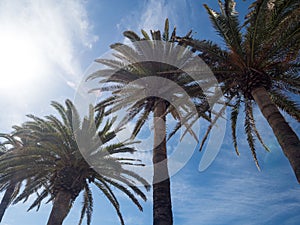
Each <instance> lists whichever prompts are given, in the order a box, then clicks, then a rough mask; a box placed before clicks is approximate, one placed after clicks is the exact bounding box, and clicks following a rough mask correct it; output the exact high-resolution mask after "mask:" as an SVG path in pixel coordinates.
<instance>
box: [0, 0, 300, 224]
mask: <svg viewBox="0 0 300 225" xmlns="http://www.w3.org/2000/svg"><path fill="white" fill-rule="evenodd" d="M203 3H208V4H209V5H210V6H212V7H214V8H215V9H217V0H214V1H205V0H172V1H171V0H139V1H138V0H124V1H121V0H118V1H117V0H101V1H97V0H87V1H75V0H74V1H59V0H53V1H50V0H48V1H46V0H45V1H43V0H24V1H23V0H2V1H0V115H1V117H0V128H1V130H0V132H8V131H10V127H11V126H12V125H14V124H20V123H21V122H23V121H24V120H25V115H26V114H30V113H33V114H35V115H39V116H43V115H47V114H49V113H53V110H52V109H51V107H50V101H52V100H56V101H59V102H61V103H62V102H63V101H64V100H65V99H66V98H69V99H73V98H74V95H75V93H76V87H77V85H78V84H79V83H80V81H81V79H82V78H83V75H84V71H85V70H86V69H87V68H88V67H89V65H91V63H92V62H93V60H94V59H95V58H97V57H99V56H101V55H103V54H104V53H105V52H107V51H108V50H109V45H110V44H113V43H115V42H122V41H123V40H124V38H123V36H122V33H123V31H125V30H128V29H131V30H133V31H135V32H137V33H139V32H140V29H141V28H143V29H145V30H146V31H149V29H154V30H155V29H162V27H163V25H164V20H165V18H167V17H168V18H169V20H170V24H171V27H173V26H174V25H176V27H177V31H178V34H181V35H183V34H185V33H187V32H188V31H189V30H190V29H193V31H194V32H195V33H194V36H195V37H198V38H207V39H211V40H214V41H219V39H218V38H217V36H216V33H215V32H214V31H213V29H212V27H211V25H210V22H209V20H208V17H207V14H206V12H205V11H204V9H203V6H202V4H203ZM249 3H250V1H246V2H244V1H238V6H237V8H238V11H240V12H245V10H246V8H247V6H248V4H249ZM256 113H257V115H258V118H259V119H258V120H257V122H258V127H259V128H260V129H261V130H262V134H263V137H264V138H265V141H266V143H267V144H268V145H269V147H270V148H271V153H266V152H265V151H264V150H263V149H262V148H261V147H260V146H259V145H257V146H258V158H259V162H260V165H261V167H262V171H261V172H259V171H258V170H257V169H256V167H255V164H254V162H253V160H252V157H251V153H250V150H249V149H248V146H247V144H246V138H245V136H244V134H243V126H242V123H241V125H240V126H239V136H238V139H239V141H240V151H241V156H240V157H237V156H236V154H235V152H234V149H233V145H232V141H231V135H230V129H229V128H228V127H229V126H227V133H226V136H225V138H224V142H223V145H222V148H221V151H220V153H219V155H218V156H217V158H216V160H215V161H214V162H213V163H212V165H211V166H210V167H209V168H208V169H207V170H205V171H204V172H199V171H198V166H199V161H200V159H201V157H202V154H203V153H199V152H198V151H195V153H194V155H193V157H192V158H191V160H190V161H189V163H188V164H187V165H186V166H185V167H184V168H183V169H182V170H181V171H180V172H179V173H177V174H175V175H174V176H173V177H172V201H173V213H174V224H177V225H181V224H182V225H183V224H184V225H198V224H200V225H201V224H203V225H217V224H218V225H220V224H231V225H240V224H243V225H261V224H264V225H276V224H278V225H282V224H286V225H295V224H297V223H298V222H299V221H300V214H299V212H300V186H299V184H298V183H297V181H296V179H295V177H294V174H293V172H292V170H291V168H290V166H289V163H288V161H287V159H286V158H285V157H284V155H283V154H282V152H281V149H280V148H279V145H278V144H277V142H276V140H275V138H274V136H273V135H272V133H271V129H270V128H269V127H268V125H267V123H266V122H265V120H264V119H263V118H262V117H261V115H260V113H259V112H258V111H256ZM289 122H290V124H291V125H292V127H293V128H294V130H297V131H299V130H300V126H299V124H297V123H296V122H294V121H292V120H289ZM298 135H299V132H298ZM172 144H173V143H170V144H169V146H170V148H172ZM94 194H95V195H94V201H95V208H94V214H93V219H92V224H93V225H95V224H99V225H100V224H105V225H115V224H119V220H118V217H117V215H116V213H115V211H114V209H113V207H112V206H111V205H110V203H109V202H108V201H107V200H106V199H105V198H104V197H103V194H101V193H100V192H94ZM118 196H119V198H120V202H121V210H122V213H123V215H124V218H125V222H126V224H127V225H139V224H146V225H147V224H152V203H151V193H149V194H148V196H149V200H148V202H147V203H145V204H143V206H144V212H143V213H141V212H139V211H138V210H137V209H136V207H135V206H134V205H133V204H132V203H131V202H130V201H129V200H127V199H126V198H124V196H123V195H122V194H118ZM81 202H82V199H81V196H79V198H78V200H77V201H76V203H75V205H74V207H73V209H72V211H71V213H70V214H69V216H68V217H67V219H66V220H65V222H64V225H73V224H76V223H77V222H78V219H79V215H80V205H81ZM28 205H29V203H25V204H18V205H15V206H12V207H10V208H9V209H8V210H7V213H6V214H5V216H4V219H3V222H2V223H3V224H4V225H20V224H22V225H32V224H45V223H46V221H47V218H48V215H49V213H50V207H51V204H47V205H42V207H41V209H40V211H39V212H35V211H32V212H29V213H27V212H26V209H27V208H26V207H28Z"/></svg>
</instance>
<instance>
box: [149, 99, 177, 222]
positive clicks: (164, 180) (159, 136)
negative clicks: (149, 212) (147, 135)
mask: <svg viewBox="0 0 300 225" xmlns="http://www.w3.org/2000/svg"><path fill="white" fill-rule="evenodd" d="M165 110H166V105H165V103H164V102H163V101H160V100H158V102H157V105H156V108H155V109H154V150H153V165H154V174H153V224H154V225H172V224H173V216H172V204H171V191H170V178H169V171H168V162H167V146H166V117H165V115H164V113H165Z"/></svg>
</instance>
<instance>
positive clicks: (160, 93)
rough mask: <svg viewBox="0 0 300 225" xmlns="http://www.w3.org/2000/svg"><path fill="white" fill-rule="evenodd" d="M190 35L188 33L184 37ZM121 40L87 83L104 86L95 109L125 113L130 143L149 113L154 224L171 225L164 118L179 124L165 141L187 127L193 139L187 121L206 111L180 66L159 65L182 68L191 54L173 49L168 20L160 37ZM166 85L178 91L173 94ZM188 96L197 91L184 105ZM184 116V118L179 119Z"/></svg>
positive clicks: (144, 35)
mask: <svg viewBox="0 0 300 225" xmlns="http://www.w3.org/2000/svg"><path fill="white" fill-rule="evenodd" d="M190 34H191V32H189V33H188V34H187V35H186V37H189V36H190ZM124 36H125V37H126V38H128V39H129V40H130V44H128V45H127V44H122V43H116V44H113V45H111V48H112V49H113V50H114V52H115V53H114V54H113V55H114V56H115V59H97V60H96V62H98V63H101V64H103V65H105V66H106V68H105V69H101V70H98V71H96V72H95V73H93V74H91V75H90V76H89V78H88V80H89V79H100V83H103V84H104V85H103V86H101V87H100V88H97V90H98V91H101V92H105V91H109V93H110V95H109V96H108V97H107V98H105V99H104V100H101V101H100V102H99V103H98V104H97V106H96V110H97V109H98V108H99V107H100V108H102V107H108V110H107V113H108V114H109V113H114V112H118V110H120V109H122V108H123V109H126V110H127V111H126V112H127V113H126V115H125V116H124V118H123V119H122V120H121V122H120V126H123V125H125V124H128V123H129V122H131V121H132V122H134V123H135V125H134V129H133V131H132V136H131V138H135V137H136V135H137V134H138V133H139V132H140V130H141V128H142V127H143V125H144V124H145V122H146V121H147V120H148V118H149V117H150V116H151V114H152V113H153V124H154V125H153V130H154V143H153V146H154V147H153V158H152V163H153V182H152V185H153V224H155V225H171V224H173V217H172V204H171V193H170V176H169V170H168V161H167V159H168V158H167V147H166V142H167V132H166V123H167V115H168V114H170V115H172V117H173V118H175V119H176V120H177V121H178V123H177V125H176V127H175V128H174V132H171V133H170V134H169V135H170V136H172V134H174V133H175V132H176V131H177V130H178V129H179V128H180V126H186V128H187V129H186V131H187V132H190V134H191V135H193V136H194V137H195V138H196V139H197V137H196V136H197V135H195V134H194V133H193V131H192V130H191V129H189V128H190V127H189V125H188V121H191V120H193V116H195V115H193V110H192V107H195V108H196V110H195V111H194V112H196V113H197V114H199V116H202V117H204V118H206V119H207V120H209V116H208V115H207V114H206V113H205V112H206V111H208V109H209V107H208V103H207V101H206V99H205V95H204V94H203V90H202V89H201V87H200V86H199V85H198V84H197V83H195V81H194V80H193V79H192V78H191V77H190V76H188V74H187V73H185V72H184V71H182V70H180V69H181V68H180V66H179V67H178V68H176V66H174V65H170V64H168V63H164V62H162V61H160V60H163V59H168V58H174V59H176V60H175V61H176V64H177V65H185V64H188V62H190V61H192V59H193V56H192V54H191V52H189V51H184V48H183V47H182V49H180V48H178V46H177V45H176V44H174V42H175V40H176V29H175V28H174V30H173V31H172V33H171V35H170V34H169V22H168V19H167V20H166V21H165V28H164V32H163V34H162V35H161V32H160V31H159V30H158V31H151V35H150V36H149V35H148V34H147V32H145V31H144V30H142V37H139V36H138V35H137V34H136V33H135V32H133V31H125V32H124ZM176 47H177V48H176ZM189 60H190V61H189ZM168 81H172V82H173V83H175V84H177V85H178V86H180V87H181V88H182V89H181V90H175V89H176V88H174V86H172V85H169V83H168ZM191 91H197V93H198V95H197V96H195V97H194V98H193V99H190V100H191V102H192V104H191V105H189V104H190V102H189V101H188V100H189V99H185V98H183V92H186V93H187V94H188V96H189V92H191ZM166 96H167V97H166ZM176 103H178V104H177V106H178V107H176ZM109 107H110V108H109ZM179 108H180V109H179ZM183 111H184V112H187V114H185V115H183ZM183 118H184V120H185V121H183V120H182V119H183Z"/></svg>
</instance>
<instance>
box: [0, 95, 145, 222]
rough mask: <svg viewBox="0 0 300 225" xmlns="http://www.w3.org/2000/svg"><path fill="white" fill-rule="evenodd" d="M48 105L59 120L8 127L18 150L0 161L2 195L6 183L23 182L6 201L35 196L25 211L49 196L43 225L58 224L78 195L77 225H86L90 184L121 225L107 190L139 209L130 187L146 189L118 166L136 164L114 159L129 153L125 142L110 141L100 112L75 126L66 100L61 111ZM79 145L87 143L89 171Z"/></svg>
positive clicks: (76, 119)
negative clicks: (80, 199) (80, 201)
mask: <svg viewBox="0 0 300 225" xmlns="http://www.w3.org/2000/svg"><path fill="white" fill-rule="evenodd" d="M52 106H53V107H54V108H55V109H56V110H57V111H58V113H59V114H60V116H61V120H59V119H58V118H56V117H55V116H53V115H50V116H47V117H46V118H45V119H43V118H39V117H36V116H33V115H29V118H31V119H32V120H31V121H28V122H26V123H24V124H22V126H15V127H14V132H13V136H14V137H15V138H16V139H18V140H20V141H21V142H22V145H18V146H13V147H12V149H11V150H10V151H8V152H6V153H5V154H3V155H2V156H1V157H0V171H1V177H0V184H1V187H4V189H5V188H6V190H8V189H9V184H10V183H11V181H17V182H19V183H20V182H23V181H24V183H25V186H24V189H23V190H21V191H20V190H18V191H17V193H15V194H14V195H11V196H10V199H9V201H10V202H13V203H18V202H20V201H22V200H24V201H26V200H27V199H28V197H29V196H31V195H35V196H36V198H35V200H34V201H33V203H32V204H31V206H30V207H29V210H31V209H33V208H35V207H37V209H39V207H40V205H41V202H42V201H43V200H44V199H46V198H47V197H49V199H48V202H52V203H53V206H52V210H51V213H50V216H49V219H48V222H47V225H61V224H62V223H63V221H64V219H65V218H66V216H67V215H68V213H69V211H70V210H71V208H72V204H73V202H74V201H75V200H76V198H77V197H78V196H79V193H80V192H82V191H83V205H82V210H81V216H80V221H79V224H81V223H82V220H83V218H84V216H85V215H86V218H87V224H90V223H91V216H92V212H93V201H94V200H93V199H94V198H93V195H92V190H91V184H93V185H94V186H95V187H96V188H97V189H99V190H100V191H102V192H103V194H104V195H105V196H106V197H107V199H108V200H109V201H110V202H111V204H112V205H113V207H114V208H115V210H116V212H117V214H118V216H119V219H120V222H121V224H124V220H123V217H122V214H121V211H120V205H119V202H118V200H117V198H116V196H115V194H114V192H113V191H112V187H115V188H117V189H119V190H120V191H122V192H123V193H125V194H126V195H127V196H128V197H129V199H131V200H132V201H133V203H134V204H135V205H136V206H137V207H138V208H139V209H140V210H142V206H141V205H140V203H139V201H138V199H137V198H136V196H135V195H137V196H139V197H141V198H142V199H143V200H146V196H145V195H144V193H143V192H142V191H141V189H139V188H138V187H136V186H135V185H136V182H139V183H142V184H143V185H144V186H145V188H146V189H147V190H148V187H149V185H148V184H147V182H146V181H145V180H144V179H143V178H142V177H140V176H139V175H137V174H136V173H134V172H132V171H131V170H128V169H126V168H125V167H124V165H142V164H140V163H139V161H138V160H134V159H131V158H124V157H120V156H118V153H124V152H129V153H133V152H134V151H135V150H134V149H133V148H131V147H130V146H128V145H130V144H131V143H130V142H127V143H121V142H118V143H114V142H113V139H114V137H115V136H116V134H115V132H114V131H111V127H112V124H113V121H109V120H107V121H106V123H103V116H104V110H103V109H102V110H99V111H98V112H97V114H96V115H95V116H94V113H93V109H92V107H91V108H90V114H89V116H88V117H86V118H84V120H83V121H82V122H80V118H79V115H78V113H77V111H76V109H75V107H74V106H73V104H72V103H71V101H69V100H67V101H66V108H64V107H63V106H62V105H61V104H59V103H57V102H52ZM87 137H88V138H87ZM99 138H100V139H99ZM80 140H84V141H88V143H87V144H86V145H85V146H84V147H85V148H86V149H85V151H86V152H85V153H87V154H86V156H85V157H93V159H94V164H93V165H92V166H91V165H89V164H88V163H87V162H86V160H85V159H84V158H83V156H82V154H81V152H80V149H79V147H78V142H80ZM99 140H100V141H99ZM99 143H100V144H99ZM114 155H115V156H114ZM16 174H18V176H16ZM2 190H3V189H2ZM6 207H7V206H6Z"/></svg>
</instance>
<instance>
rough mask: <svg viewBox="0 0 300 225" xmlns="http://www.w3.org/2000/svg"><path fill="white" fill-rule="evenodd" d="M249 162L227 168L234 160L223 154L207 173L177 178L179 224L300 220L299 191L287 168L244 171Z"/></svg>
mask: <svg viewBox="0 0 300 225" xmlns="http://www.w3.org/2000/svg"><path fill="white" fill-rule="evenodd" d="M246 160H247V159H246V158H244V159H243V158H242V159H240V160H238V161H237V162H235V163H234V164H232V165H230V164H225V165H224V162H226V161H228V162H232V160H230V159H228V158H227V159H226V158H225V157H224V155H223V156H221V157H218V159H217V160H216V162H215V163H216V164H217V165H215V166H214V168H215V169H213V170H210V171H206V172H205V173H206V174H203V173H200V174H198V176H195V174H193V175H191V174H190V175H184V176H180V177H175V178H174V179H173V185H172V190H173V192H172V194H173V202H174V208H175V212H174V213H175V214H176V215H177V218H178V220H180V223H181V224H186V225H194V224H206V225H207V224H236V225H238V224H249V225H255V224H276V223H275V222H279V221H281V222H279V223H278V224H283V223H284V224H294V223H293V222H294V221H296V220H297V219H299V215H298V212H299V209H300V197H299V196H300V189H299V187H298V185H297V184H296V182H295V183H293V182H290V179H291V176H292V175H291V174H289V172H290V171H288V172H287V169H289V168H288V166H287V165H286V164H279V165H278V168H277V169H273V170H272V171H270V170H265V171H263V172H261V173H259V172H258V171H254V170H251V169H249V168H247V169H245V166H244V165H245V164H247V162H246ZM246 167H247V166H246ZM279 167H280V168H279ZM216 168H218V170H216ZM212 171H213V172H212ZM253 171H254V172H253ZM192 176H193V177H192ZM283 180H285V182H284V181H283ZM250 218H251V219H250Z"/></svg>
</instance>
